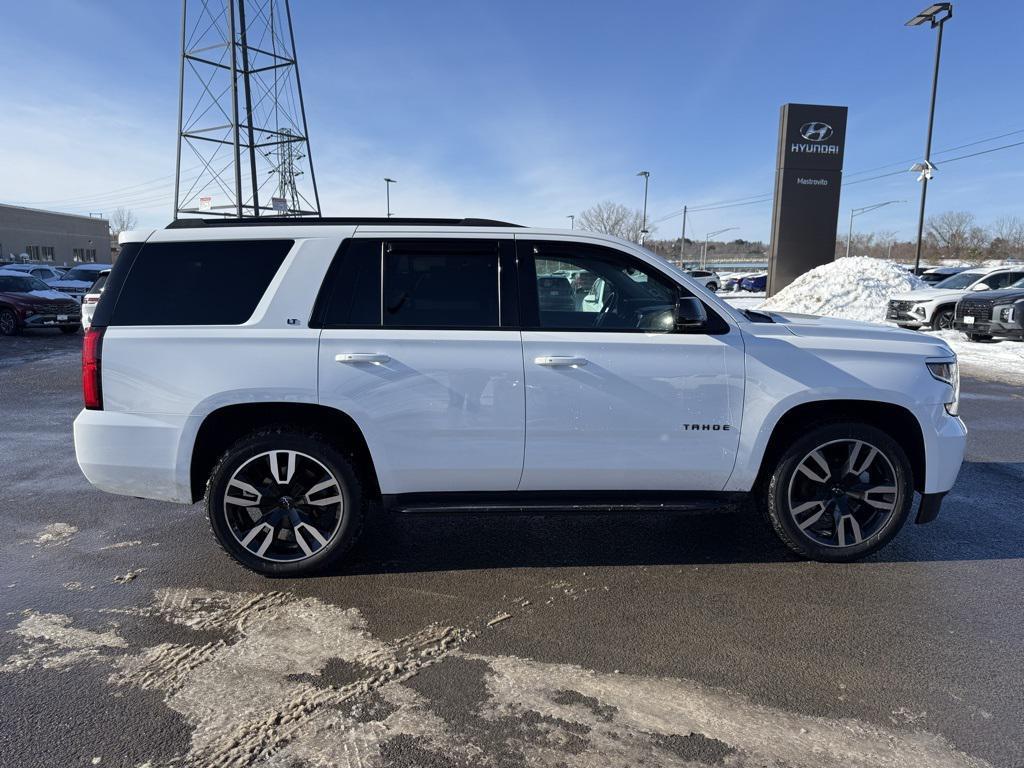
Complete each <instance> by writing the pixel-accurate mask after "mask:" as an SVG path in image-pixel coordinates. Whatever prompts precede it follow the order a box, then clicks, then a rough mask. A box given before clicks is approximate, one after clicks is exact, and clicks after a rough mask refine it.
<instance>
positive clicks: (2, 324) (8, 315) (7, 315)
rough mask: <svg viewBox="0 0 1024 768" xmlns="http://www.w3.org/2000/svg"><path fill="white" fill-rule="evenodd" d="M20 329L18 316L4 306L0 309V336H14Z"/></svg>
mask: <svg viewBox="0 0 1024 768" xmlns="http://www.w3.org/2000/svg"><path fill="white" fill-rule="evenodd" d="M19 331H21V328H20V327H19V325H18V316H17V315H16V314H14V310H13V309H7V308H6V307H5V308H3V309H0V336H14V335H15V334H16V333H18V332H19Z"/></svg>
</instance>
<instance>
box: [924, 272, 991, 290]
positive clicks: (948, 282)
mask: <svg viewBox="0 0 1024 768" xmlns="http://www.w3.org/2000/svg"><path fill="white" fill-rule="evenodd" d="M981 276H982V273H981V272H961V273H960V274H958V275H953V276H952V277H947V278H946V279H945V280H943V281H941V282H939V283H936V284H935V287H936V288H942V289H949V288H952V289H958V288H970V287H971V285H972V284H974V283H976V282H977V281H978V278H980V277H981Z"/></svg>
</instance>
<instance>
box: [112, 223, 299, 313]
mask: <svg viewBox="0 0 1024 768" xmlns="http://www.w3.org/2000/svg"><path fill="white" fill-rule="evenodd" d="M293 242H294V241H292V240H237V241H223V240H221V241H203V242H192V243H147V244H146V245H145V246H143V247H142V249H141V251H140V252H139V254H138V256H137V257H136V258H135V261H134V263H133V264H132V265H131V268H130V271H129V272H128V274H127V275H126V276H125V278H124V285H123V286H122V287H121V290H120V292H119V295H118V297H117V303H116V304H115V305H114V307H113V316H112V317H111V320H110V325H238V324H240V323H244V322H245V321H246V320H248V319H249V318H250V317H251V316H252V313H253V310H255V309H256V305H257V304H259V301H260V299H261V298H263V294H264V293H265V292H266V290H267V286H268V285H269V284H270V281H271V280H272V279H273V277H274V275H275V274H276V273H277V270H278V268H279V267H280V266H281V262H283V261H284V257H285V255H286V254H287V253H288V251H289V249H290V248H291V247H292V244H293ZM104 293H106V292H104Z"/></svg>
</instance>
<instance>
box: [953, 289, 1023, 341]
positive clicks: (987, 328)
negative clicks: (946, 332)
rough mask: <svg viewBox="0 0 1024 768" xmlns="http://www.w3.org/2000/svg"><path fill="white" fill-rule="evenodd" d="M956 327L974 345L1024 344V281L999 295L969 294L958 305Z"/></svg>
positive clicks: (992, 293) (954, 319)
mask: <svg viewBox="0 0 1024 768" xmlns="http://www.w3.org/2000/svg"><path fill="white" fill-rule="evenodd" d="M953 327H954V328H955V329H956V330H958V331H963V332H964V333H965V334H966V335H967V338H968V339H970V340H971V341H988V340H990V339H992V338H993V337H1000V338H1006V339H1018V340H1022V341H1024V279H1021V280H1018V281H1017V282H1016V283H1014V284H1013V285H1010V286H1009V287H1007V288H1003V289H1001V290H998V291H986V292H985V293H981V294H969V295H967V296H965V297H964V298H962V299H960V301H958V302H957V303H956V312H955V314H954V317H953Z"/></svg>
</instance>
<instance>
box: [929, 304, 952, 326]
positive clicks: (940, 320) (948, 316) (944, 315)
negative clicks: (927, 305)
mask: <svg viewBox="0 0 1024 768" xmlns="http://www.w3.org/2000/svg"><path fill="white" fill-rule="evenodd" d="M953 315H954V310H953V307H939V308H938V309H936V310H935V314H934V315H933V316H932V330H933V331H948V330H949V329H950V328H952V327H953Z"/></svg>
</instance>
